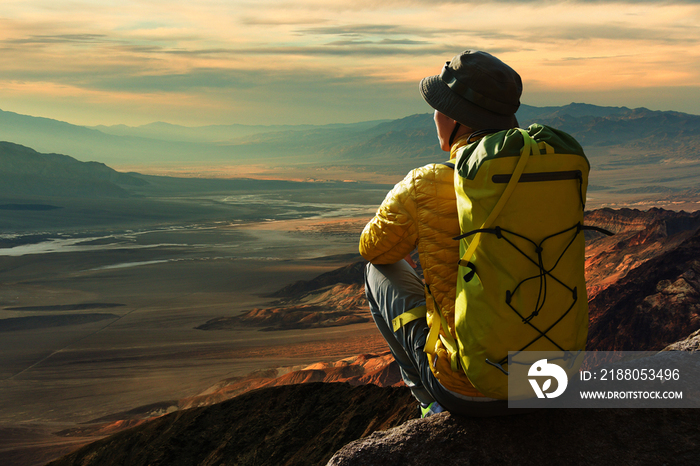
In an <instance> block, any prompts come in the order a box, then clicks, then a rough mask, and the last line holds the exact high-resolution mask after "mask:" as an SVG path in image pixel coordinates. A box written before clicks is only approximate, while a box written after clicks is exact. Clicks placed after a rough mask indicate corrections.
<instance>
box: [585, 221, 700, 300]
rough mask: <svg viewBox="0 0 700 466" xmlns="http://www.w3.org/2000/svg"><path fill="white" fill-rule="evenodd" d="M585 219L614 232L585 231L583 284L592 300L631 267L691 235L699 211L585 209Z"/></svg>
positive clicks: (695, 228) (695, 226)
mask: <svg viewBox="0 0 700 466" xmlns="http://www.w3.org/2000/svg"><path fill="white" fill-rule="evenodd" d="M585 223H586V224H587V225H594V226H597V227H601V228H605V229H607V230H610V231H612V232H613V233H615V235H614V236H611V237H607V236H603V235H600V234H596V233H589V232H587V238H586V285H587V290H588V299H589V300H592V299H593V298H595V297H596V295H597V294H598V293H600V292H601V291H602V290H604V289H605V288H607V287H608V286H610V285H613V284H615V283H617V282H618V281H619V280H621V279H623V278H624V277H625V276H626V275H627V273H628V272H630V271H631V270H633V269H635V268H636V267H639V266H640V265H642V264H643V263H645V262H646V261H648V260H650V259H653V258H655V257H659V256H661V255H663V254H665V253H666V252H668V251H670V250H672V249H674V248H676V247H678V245H679V244H681V243H682V242H683V241H685V240H686V239H688V238H689V237H690V236H692V235H693V233H694V232H695V231H697V230H698V228H700V211H699V212H692V213H688V212H674V211H670V210H663V209H656V208H655V209H649V210H647V211H640V210H636V209H619V210H613V209H599V210H594V211H590V212H586V214H585Z"/></svg>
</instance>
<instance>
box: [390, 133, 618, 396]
mask: <svg viewBox="0 0 700 466" xmlns="http://www.w3.org/2000/svg"><path fill="white" fill-rule="evenodd" d="M454 168H455V191H456V194H457V211H458V215H459V223H460V228H461V232H462V234H461V235H460V236H459V237H457V238H455V239H458V240H459V241H460V256H461V259H460V261H459V266H458V267H459V271H458V277H457V284H456V300H455V315H454V318H455V325H454V327H455V331H454V334H452V333H451V332H450V331H449V330H448V324H447V321H446V319H445V316H444V315H442V314H441V312H440V309H439V308H438V306H437V303H436V302H435V301H434V300H432V302H431V300H430V299H429V300H428V302H427V303H426V306H427V307H429V308H430V309H431V310H434V311H431V315H432V316H433V318H431V319H428V325H429V326H430V332H429V334H428V337H427V340H426V344H425V352H426V353H430V354H433V355H435V348H436V347H437V346H436V343H437V341H438V339H439V340H440V341H441V342H442V346H443V347H444V348H445V349H446V351H447V354H448V357H449V359H450V365H451V368H452V370H453V371H460V370H461V371H464V373H465V374H466V376H467V378H468V379H469V381H470V382H471V383H472V385H474V387H475V388H476V389H477V390H478V391H479V392H481V393H482V394H483V395H485V396H488V397H492V398H498V399H506V398H508V373H509V367H508V362H509V357H508V356H509V355H508V352H509V351H511V352H517V353H520V352H523V351H563V352H565V353H566V354H569V353H571V354H572V355H573V353H576V352H578V351H581V350H583V349H584V348H585V346H586V339H587V337H588V299H587V296H586V282H585V278H584V262H585V251H584V249H585V244H584V235H583V230H588V229H591V230H597V231H600V232H602V233H605V234H612V233H610V232H608V231H605V230H602V229H600V228H596V227H587V226H584V225H583V211H584V207H585V199H586V188H587V186H588V172H589V169H590V165H589V163H588V160H587V159H586V156H585V154H584V152H583V149H582V148H581V146H580V145H579V144H578V142H576V140H575V139H574V138H572V137H571V136H569V135H568V134H566V133H564V132H562V131H559V130H556V129H554V128H550V127H547V126H543V125H536V124H535V125H532V126H530V127H529V128H528V129H527V130H524V129H520V128H516V129H510V130H506V131H500V132H497V133H495V134H490V135H488V136H485V137H483V138H482V139H480V140H479V141H477V142H474V143H471V144H467V145H465V146H463V147H461V148H460V149H459V150H458V151H457V157H456V161H455V164H454ZM426 289H427V288H426ZM427 294H428V295H429V294H430V290H429V289H427ZM426 306H421V307H420V308H416V309H412V310H410V311H408V312H406V313H404V314H402V315H400V316H398V317H397V318H396V319H394V322H393V324H394V330H396V329H398V328H399V327H401V326H402V325H405V324H406V323H407V322H410V321H411V320H413V319H416V318H419V317H423V316H426ZM513 395H516V394H513Z"/></svg>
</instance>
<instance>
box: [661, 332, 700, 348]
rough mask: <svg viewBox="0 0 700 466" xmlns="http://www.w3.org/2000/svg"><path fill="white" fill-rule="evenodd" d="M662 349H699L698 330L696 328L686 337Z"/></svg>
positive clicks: (699, 335) (699, 336)
mask: <svg viewBox="0 0 700 466" xmlns="http://www.w3.org/2000/svg"><path fill="white" fill-rule="evenodd" d="M662 351H691V352H692V351H700V330H697V331H695V332H693V333H691V334H690V335H688V338H686V339H684V340H681V341H677V342H675V343H673V344H671V345H668V346H667V347H666V348H664V349H663V350H662Z"/></svg>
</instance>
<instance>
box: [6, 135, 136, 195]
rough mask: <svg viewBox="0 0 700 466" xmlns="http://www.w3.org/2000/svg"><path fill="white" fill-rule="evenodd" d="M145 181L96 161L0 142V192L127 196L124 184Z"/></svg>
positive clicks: (13, 193)
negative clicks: (41, 152) (41, 151)
mask: <svg viewBox="0 0 700 466" xmlns="http://www.w3.org/2000/svg"><path fill="white" fill-rule="evenodd" d="M146 184H148V183H147V182H146V181H144V180H143V179H141V178H137V177H134V176H131V175H129V174H126V173H120V172H117V171H115V170H112V169H111V168H109V167H108V166H106V165H104V164H102V163H97V162H79V161H77V160H76V159H74V158H72V157H68V156H66V155H60V154H40V153H38V152H36V151H35V150H33V149H30V148H29V147H24V146H20V145H18V144H13V143H10V142H0V195H11V196H50V197H91V198H94V197H129V196H130V194H129V192H128V191H127V190H125V189H124V186H129V187H138V186H145V185H146Z"/></svg>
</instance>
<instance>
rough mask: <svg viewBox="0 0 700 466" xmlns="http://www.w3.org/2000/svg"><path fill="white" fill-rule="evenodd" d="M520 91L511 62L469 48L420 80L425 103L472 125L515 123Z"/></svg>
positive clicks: (488, 126)
mask: <svg viewBox="0 0 700 466" xmlns="http://www.w3.org/2000/svg"><path fill="white" fill-rule="evenodd" d="M522 91H523V83H522V80H521V79H520V75H519V74H518V73H516V72H515V70H513V69H512V68H511V67H510V66H508V65H506V64H505V63H503V62H502V61H501V60H499V59H498V58H496V57H494V56H493V55H491V54H488V53H486V52H472V51H469V50H467V51H465V52H463V53H461V54H459V55H456V56H455V57H454V58H453V59H452V60H450V61H448V62H447V63H445V66H444V67H443V68H442V72H441V73H440V74H438V75H435V76H428V77H427V78H423V79H422V80H421V82H420V92H421V95H422V96H423V98H424V99H425V101H426V102H427V103H428V105H430V106H431V107H433V108H434V109H435V110H437V111H439V112H440V113H443V114H445V115H447V116H448V117H450V118H452V119H453V120H456V121H458V122H459V123H461V124H463V125H466V126H468V127H470V128H472V129H509V128H516V127H518V120H517V118H516V117H515V112H517V111H518V107H520V95H521V94H522Z"/></svg>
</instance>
